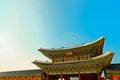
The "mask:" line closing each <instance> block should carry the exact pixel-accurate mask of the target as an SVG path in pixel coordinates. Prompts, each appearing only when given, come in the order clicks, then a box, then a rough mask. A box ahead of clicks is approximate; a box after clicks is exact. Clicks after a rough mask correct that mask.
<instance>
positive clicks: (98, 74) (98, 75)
mask: <svg viewBox="0 0 120 80" xmlns="http://www.w3.org/2000/svg"><path fill="white" fill-rule="evenodd" d="M97 77H98V80H100V72H98V73H97Z"/></svg>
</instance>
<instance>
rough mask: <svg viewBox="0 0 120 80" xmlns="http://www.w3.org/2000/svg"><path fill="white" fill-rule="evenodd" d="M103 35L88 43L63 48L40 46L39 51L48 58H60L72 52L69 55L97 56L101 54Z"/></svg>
mask: <svg viewBox="0 0 120 80" xmlns="http://www.w3.org/2000/svg"><path fill="white" fill-rule="evenodd" d="M104 40H105V38H104V37H100V38H99V39H97V40H95V41H92V42H90V43H88V44H82V45H79V46H71V47H63V48H51V49H47V48H40V49H39V51H40V52H41V53H42V54H43V55H45V56H46V57H48V58H50V59H53V58H54V59H55V58H58V57H59V58H61V57H64V56H66V55H67V53H72V55H71V56H83V55H90V56H99V55H101V54H102V51H103V45H104Z"/></svg>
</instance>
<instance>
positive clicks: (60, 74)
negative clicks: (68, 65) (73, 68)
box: [60, 72, 63, 80]
mask: <svg viewBox="0 0 120 80" xmlns="http://www.w3.org/2000/svg"><path fill="white" fill-rule="evenodd" d="M62 78H63V76H62V72H61V74H60V79H61V80H62Z"/></svg>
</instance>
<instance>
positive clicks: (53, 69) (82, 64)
mask: <svg viewBox="0 0 120 80" xmlns="http://www.w3.org/2000/svg"><path fill="white" fill-rule="evenodd" d="M113 55H114V53H113V52H111V51H108V52H106V53H104V54H102V55H100V56H97V57H93V58H92V59H89V60H78V61H69V62H59V63H52V62H42V61H37V60H35V61H33V63H34V64H35V65H37V66H38V67H40V68H42V69H43V70H45V71H46V72H49V74H60V73H61V71H62V73H71V72H74V73H75V72H78V71H79V72H81V73H97V71H101V70H102V69H104V68H105V67H107V66H109V64H110V63H111V60H112V57H113Z"/></svg>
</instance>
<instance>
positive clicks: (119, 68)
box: [106, 63, 120, 71]
mask: <svg viewBox="0 0 120 80" xmlns="http://www.w3.org/2000/svg"><path fill="white" fill-rule="evenodd" d="M106 69H107V70H115V71H120V63H116V64H110V65H109V67H107V68H106Z"/></svg>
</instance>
